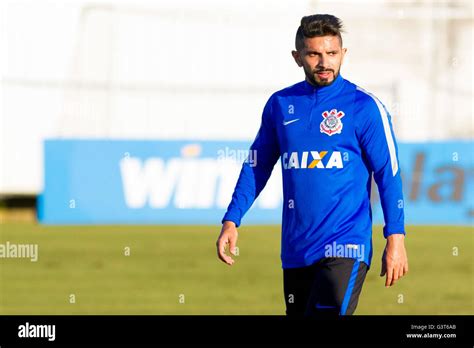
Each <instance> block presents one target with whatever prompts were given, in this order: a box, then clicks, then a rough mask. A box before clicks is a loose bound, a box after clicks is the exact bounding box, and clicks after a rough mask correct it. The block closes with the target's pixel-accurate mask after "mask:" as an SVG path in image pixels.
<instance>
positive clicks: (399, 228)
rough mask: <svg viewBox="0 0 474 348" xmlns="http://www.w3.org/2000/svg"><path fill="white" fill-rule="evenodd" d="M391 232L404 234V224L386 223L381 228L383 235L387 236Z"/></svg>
mask: <svg viewBox="0 0 474 348" xmlns="http://www.w3.org/2000/svg"><path fill="white" fill-rule="evenodd" d="M392 234H403V235H406V233H405V226H404V224H400V223H395V224H386V225H385V226H384V228H383V236H384V237H385V238H387V237H388V236H390V235H392Z"/></svg>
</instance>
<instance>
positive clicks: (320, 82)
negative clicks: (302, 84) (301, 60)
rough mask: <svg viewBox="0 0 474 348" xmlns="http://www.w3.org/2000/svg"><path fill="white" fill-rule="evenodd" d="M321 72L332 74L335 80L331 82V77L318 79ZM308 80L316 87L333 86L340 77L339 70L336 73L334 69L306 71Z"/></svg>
mask: <svg viewBox="0 0 474 348" xmlns="http://www.w3.org/2000/svg"><path fill="white" fill-rule="evenodd" d="M320 72H330V73H332V76H333V79H332V80H331V79H330V78H331V75H330V76H329V77H328V78H320V77H318V75H317V73H320ZM305 74H306V78H307V79H308V81H309V83H311V84H312V85H314V86H320V87H323V86H329V85H330V84H332V83H333V82H334V81H335V80H336V78H337V77H338V76H339V69H338V70H337V71H334V70H333V69H324V70H321V69H320V70H311V71H310V72H308V71H306V69H305Z"/></svg>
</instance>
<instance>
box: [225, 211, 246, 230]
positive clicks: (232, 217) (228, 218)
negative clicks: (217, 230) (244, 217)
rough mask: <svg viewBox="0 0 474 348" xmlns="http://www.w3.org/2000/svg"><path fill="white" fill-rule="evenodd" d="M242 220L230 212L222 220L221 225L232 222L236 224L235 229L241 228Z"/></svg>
mask: <svg viewBox="0 0 474 348" xmlns="http://www.w3.org/2000/svg"><path fill="white" fill-rule="evenodd" d="M240 220H241V219H240V218H239V217H237V216H235V214H231V213H229V212H227V213H226V214H225V215H224V217H223V218H222V221H221V223H222V224H223V223H224V221H232V222H233V223H234V224H235V227H239V226H240Z"/></svg>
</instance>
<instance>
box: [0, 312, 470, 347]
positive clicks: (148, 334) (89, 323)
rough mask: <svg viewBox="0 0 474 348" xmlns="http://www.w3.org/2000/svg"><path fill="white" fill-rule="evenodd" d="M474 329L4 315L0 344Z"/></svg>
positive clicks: (444, 323) (337, 336) (364, 336)
mask: <svg viewBox="0 0 474 348" xmlns="http://www.w3.org/2000/svg"><path fill="white" fill-rule="evenodd" d="M45 325H54V337H53V327H52V326H45ZM473 328H474V325H473V316H350V317H349V316H348V317H341V318H334V319H324V320H323V319H291V318H287V317H284V316H100V315H97V316H94V315H90V316H89V315H87V316H35V315H32V316H0V347H1V348H8V347H14V346H21V347H23V346H28V345H33V346H35V347H39V346H41V347H42V346H54V345H61V346H64V345H66V344H79V345H84V346H85V345H93V344H97V345H115V346H117V345H130V346H139V345H145V344H151V345H160V344H167V345H170V344H172V345H173V344H187V345H196V344H206V345H209V344H220V345H224V346H225V345H233V344H238V345H239V344H244V343H256V344H260V345H264V344H265V345H274V344H285V345H288V346H295V345H302V344H311V345H315V344H330V345H336V344H344V345H350V344H358V345H360V344H364V345H367V344H377V345H381V344H392V345H399V344H413V345H416V346H419V345H424V346H434V345H439V344H442V345H446V344H447V345H448V346H458V345H465V346H470V347H472V343H473V342H474V339H473ZM20 336H22V337H20ZM25 336H26V337H25ZM32 336H33V337H32ZM37 336H42V337H37ZM53 338H54V339H53Z"/></svg>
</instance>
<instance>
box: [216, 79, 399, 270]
mask: <svg viewBox="0 0 474 348" xmlns="http://www.w3.org/2000/svg"><path fill="white" fill-rule="evenodd" d="M250 151H251V152H252V153H253V154H254V155H253V156H252V158H253V160H252V161H245V162H244V163H243V165H242V170H241V172H240V176H239V179H238V181H237V184H236V187H235V190H234V193H233V195H232V200H231V203H230V204H229V206H228V209H227V212H226V214H225V215H224V218H223V219H222V221H233V222H234V223H235V224H236V226H237V227H238V226H239V225H240V223H241V219H242V217H243V216H244V214H245V213H246V212H247V211H248V209H249V208H250V206H251V205H252V204H253V202H254V201H255V199H256V198H257V196H258V195H259V193H260V192H261V191H262V189H263V188H264V187H265V184H266V182H267V180H268V178H269V177H270V175H271V172H272V170H273V167H274V165H275V163H276V162H277V161H278V159H279V158H281V170H282V174H283V175H282V177H283V214H282V226H281V227H282V235H281V260H282V267H283V268H295V267H304V266H308V265H311V264H313V263H314V262H317V261H318V260H319V259H321V258H324V257H337V256H340V257H341V256H342V257H352V258H358V259H359V260H360V261H363V262H365V263H366V264H367V265H369V267H370V262H371V259H372V210H371V206H370V191H371V181H372V180H371V178H372V174H373V175H374V179H375V182H376V183H377V187H378V190H379V194H380V200H381V205H382V210H383V215H384V220H385V226H384V228H383V233H384V236H385V238H387V237H388V236H389V235H391V234H394V233H402V234H405V228H404V210H403V193H402V182H401V177H400V168H399V162H398V147H397V144H396V140H395V135H394V133H393V129H392V124H391V116H390V115H389V113H388V112H387V109H386V108H385V106H384V105H383V104H382V103H381V102H380V101H379V100H378V99H377V98H376V97H375V96H374V95H372V94H371V93H369V92H367V91H365V90H363V89H362V88H360V87H358V86H356V85H355V84H353V83H351V82H349V81H348V80H345V79H344V78H342V76H341V75H339V76H338V77H337V78H336V79H335V81H334V82H333V83H332V84H330V85H328V86H322V87H321V86H318V87H315V86H313V85H311V84H309V83H308V82H307V81H303V82H300V83H297V84H295V85H293V86H290V87H288V88H285V89H283V90H281V91H278V92H276V93H274V94H273V95H272V96H271V97H270V98H269V100H268V101H267V103H266V105H265V108H264V110H263V115H262V122H261V126H260V129H259V131H258V134H257V137H256V138H255V140H254V142H253V144H252V145H251V147H250ZM249 157H250V156H249Z"/></svg>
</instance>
